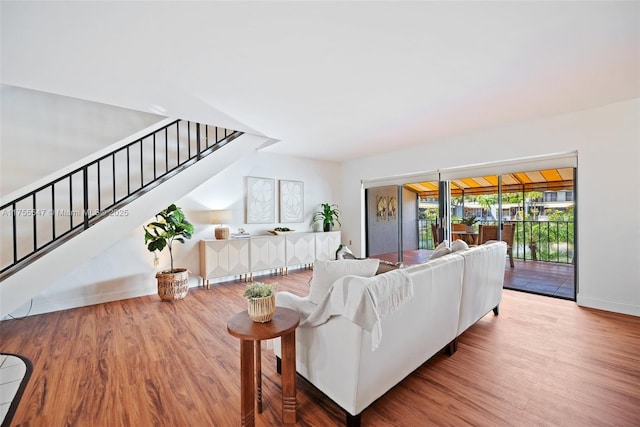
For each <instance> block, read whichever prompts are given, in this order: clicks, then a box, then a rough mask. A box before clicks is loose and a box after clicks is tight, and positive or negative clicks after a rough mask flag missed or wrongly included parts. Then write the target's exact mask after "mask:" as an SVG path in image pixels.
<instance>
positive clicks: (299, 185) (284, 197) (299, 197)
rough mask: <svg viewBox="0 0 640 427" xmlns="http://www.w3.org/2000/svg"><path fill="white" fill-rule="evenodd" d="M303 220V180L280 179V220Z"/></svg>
mask: <svg viewBox="0 0 640 427" xmlns="http://www.w3.org/2000/svg"><path fill="white" fill-rule="evenodd" d="M303 221H304V182H302V181H287V180H284V179H281V180H280V222H303Z"/></svg>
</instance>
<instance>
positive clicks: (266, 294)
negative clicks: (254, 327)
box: [244, 282, 277, 323]
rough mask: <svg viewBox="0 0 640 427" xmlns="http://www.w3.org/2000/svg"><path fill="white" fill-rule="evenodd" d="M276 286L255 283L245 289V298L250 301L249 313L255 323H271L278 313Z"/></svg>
mask: <svg viewBox="0 0 640 427" xmlns="http://www.w3.org/2000/svg"><path fill="white" fill-rule="evenodd" d="M276 288H277V285H276V284H270V283H263V282H253V283H250V284H248V285H247V287H246V288H245V289H244V296H245V297H246V298H247V300H248V308H247V312H248V313H249V317H250V318H251V320H253V321H254V322H260V323H266V322H269V321H271V319H272V318H273V314H274V313H275V311H276V295H275V290H276Z"/></svg>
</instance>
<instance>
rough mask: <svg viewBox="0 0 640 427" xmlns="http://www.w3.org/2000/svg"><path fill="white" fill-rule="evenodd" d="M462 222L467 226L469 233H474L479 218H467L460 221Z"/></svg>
mask: <svg viewBox="0 0 640 427" xmlns="http://www.w3.org/2000/svg"><path fill="white" fill-rule="evenodd" d="M460 222H461V223H462V224H464V225H466V226H467V231H470V232H473V231H474V227H473V226H474V225H475V224H476V223H477V222H478V218H476V217H475V216H465V217H464V218H462V219H461V220H460Z"/></svg>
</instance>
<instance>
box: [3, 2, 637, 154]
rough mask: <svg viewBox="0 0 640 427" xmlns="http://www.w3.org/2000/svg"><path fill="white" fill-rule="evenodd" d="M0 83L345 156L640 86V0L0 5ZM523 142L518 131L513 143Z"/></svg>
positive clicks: (611, 98)
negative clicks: (201, 123)
mask: <svg viewBox="0 0 640 427" xmlns="http://www.w3.org/2000/svg"><path fill="white" fill-rule="evenodd" d="M0 8H1V9H0V12H1V13H0V15H1V16H0V19H1V27H0V29H1V34H0V36H1V37H0V40H1V41H0V43H1V44H0V47H1V52H0V53H1V58H0V59H1V61H0V66H1V68H0V76H1V80H2V83H4V84H8V85H13V86H20V87H25V88H29V89H35V90H40V91H45V92H51V93H55V94H61V95H66V96H71V97H75V98H80V99H86V100H91V101H96V102H102V103H106V104H111V105H116V106H120V107H126V108H131V109H135V110H140V111H146V112H151V113H155V114H162V115H166V116H170V117H178V118H184V119H191V120H197V121H202V122H205V123H210V124H216V125H221V126H226V127H230V128H235V129H240V130H244V131H248V132H252V133H257V134H262V135H266V136H268V137H270V138H274V139H277V140H280V142H279V143H277V144H274V145H272V146H271V147H269V148H267V150H269V151H272V152H275V153H283V154H290V155H295V156H302V157H312V158H319V159H327V160H334V161H343V160H348V159H352V158H357V157H360V156H364V155H370V154H374V153H380V152H383V151H385V150H389V149H390V148H397V147H402V146H409V145H414V144H428V143H432V142H434V141H437V140H439V139H441V138H443V137H446V136H451V135H455V134H459V133H464V132H469V131H473V130H477V129H482V128H487V127H493V126H498V125H501V124H503V123H509V122H514V121H522V120H527V119H532V118H538V117H545V116H551V115H556V114H561V113H566V112H571V111H577V110H581V109H586V108H593V107H597V106H601V105H605V104H609V103H613V102H618V101H622V100H626V99H631V98H637V97H639V96H640V77H639V76H640V65H639V64H640V3H639V2H616V1H609V2H563V1H561V2H268V1H267V2H207V1H201V2H182V1H174V2H118V1H113V2H57V1H48V2H12V1H2V2H1V3H0ZM514 143H517V141H514Z"/></svg>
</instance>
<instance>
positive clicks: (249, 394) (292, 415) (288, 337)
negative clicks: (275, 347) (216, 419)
mask: <svg viewBox="0 0 640 427" xmlns="http://www.w3.org/2000/svg"><path fill="white" fill-rule="evenodd" d="M299 324H300V316H299V315H298V313H297V312H296V311H294V310H290V309H288V308H284V307H276V312H275V313H274V315H273V319H271V321H270V322H267V323H257V322H254V321H253V320H251V318H250V317H249V313H247V311H242V312H240V313H238V314H236V315H234V316H233V317H232V318H231V319H229V321H228V322H227V331H228V332H229V333H230V334H231V335H233V336H234V337H236V338H239V339H240V387H241V391H240V396H241V397H240V407H241V414H242V415H241V416H242V425H243V426H253V425H255V414H254V400H255V402H256V403H257V406H258V413H260V412H262V367H261V356H262V353H261V350H260V342H261V341H262V340H267V339H272V338H277V337H282V338H281V340H280V342H281V345H282V376H281V381H282V421H283V422H284V423H285V424H295V423H296V328H297V327H298V325H299ZM254 375H255V384H254ZM255 390H257V393H254V392H255Z"/></svg>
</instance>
